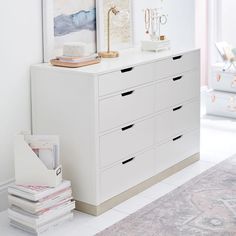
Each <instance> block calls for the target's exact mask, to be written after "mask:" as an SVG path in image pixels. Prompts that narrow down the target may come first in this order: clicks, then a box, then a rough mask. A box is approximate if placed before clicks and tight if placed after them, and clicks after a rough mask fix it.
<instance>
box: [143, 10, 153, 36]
mask: <svg viewBox="0 0 236 236" xmlns="http://www.w3.org/2000/svg"><path fill="white" fill-rule="evenodd" d="M150 17H151V16H150V9H148V8H147V9H146V10H145V16H144V21H145V30H146V34H149V30H150V25H151V22H150Z"/></svg>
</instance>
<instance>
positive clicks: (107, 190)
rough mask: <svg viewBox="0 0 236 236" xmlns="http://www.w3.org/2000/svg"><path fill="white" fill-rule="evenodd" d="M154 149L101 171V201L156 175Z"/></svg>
mask: <svg viewBox="0 0 236 236" xmlns="http://www.w3.org/2000/svg"><path fill="white" fill-rule="evenodd" d="M154 164H155V162H154V150H150V151H147V152H145V153H143V154H141V155H139V156H136V157H132V156H131V157H130V158H128V159H127V160H124V161H121V162H120V164H117V165H116V166H114V167H112V168H110V169H107V170H105V171H103V172H101V182H100V183H101V201H102V202H104V201H106V200H108V199H110V198H112V197H114V196H116V195H118V194H120V193H122V192H124V191H126V190H128V189H129V188H131V187H134V186H135V185H137V184H139V183H141V182H143V181H145V180H147V179H148V178H150V177H152V176H153V175H154Z"/></svg>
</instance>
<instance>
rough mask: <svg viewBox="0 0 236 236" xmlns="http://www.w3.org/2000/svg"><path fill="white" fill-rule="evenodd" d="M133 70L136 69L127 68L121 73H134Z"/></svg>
mask: <svg viewBox="0 0 236 236" xmlns="http://www.w3.org/2000/svg"><path fill="white" fill-rule="evenodd" d="M133 69H134V68H133V67H130V68H126V69H123V70H121V73H126V72H130V71H132V70H133Z"/></svg>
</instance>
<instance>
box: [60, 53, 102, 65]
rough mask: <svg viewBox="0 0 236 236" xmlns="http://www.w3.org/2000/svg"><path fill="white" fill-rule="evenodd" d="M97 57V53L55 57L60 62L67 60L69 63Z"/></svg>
mask: <svg viewBox="0 0 236 236" xmlns="http://www.w3.org/2000/svg"><path fill="white" fill-rule="evenodd" d="M97 57H98V54H93V55H90V56H87V57H68V56H60V57H57V58H56V59H57V60H59V61H61V62H69V63H80V62H87V61H91V60H94V59H96V58H97Z"/></svg>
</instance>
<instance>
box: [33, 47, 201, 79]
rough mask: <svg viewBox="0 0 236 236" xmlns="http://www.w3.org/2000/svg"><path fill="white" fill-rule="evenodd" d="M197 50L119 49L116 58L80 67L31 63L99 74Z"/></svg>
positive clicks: (54, 68)
mask: <svg viewBox="0 0 236 236" xmlns="http://www.w3.org/2000/svg"><path fill="white" fill-rule="evenodd" d="M198 50H199V49H195V48H193V49H188V50H167V51H162V52H147V51H141V49H138V48H131V49H127V50H121V51H120V56H119V57H118V58H109V59H102V61H101V63H99V64H96V65H90V66H85V67H80V68H65V67H56V66H52V65H51V64H49V63H41V64H37V65H33V66H32V68H34V69H42V68H44V69H48V70H62V71H70V72H71V71H73V72H78V73H83V74H92V75H99V74H105V73H109V72H113V71H116V70H120V69H123V68H128V67H133V66H137V65H142V64H145V63H151V62H155V61H159V60H164V59H166V58H169V57H174V56H178V55H181V54H186V53H190V52H194V51H198Z"/></svg>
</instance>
